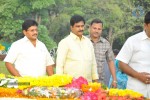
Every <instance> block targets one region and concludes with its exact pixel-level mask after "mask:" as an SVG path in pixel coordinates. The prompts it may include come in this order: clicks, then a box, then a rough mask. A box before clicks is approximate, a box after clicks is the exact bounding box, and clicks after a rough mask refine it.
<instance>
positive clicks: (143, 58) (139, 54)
mask: <svg viewBox="0 0 150 100" xmlns="http://www.w3.org/2000/svg"><path fill="white" fill-rule="evenodd" d="M116 59H118V60H120V61H122V62H124V63H126V64H128V65H129V66H130V67H132V68H133V69H134V70H136V71H137V72H147V73H150V38H148V36H147V35H146V33H145V31H143V32H140V33H138V34H136V35H133V36H131V37H130V38H129V39H127V41H126V42H125V44H124V46H123V47H122V49H121V51H120V52H119V54H118V56H117V58H116ZM127 88H128V89H132V90H135V91H137V92H140V93H142V94H143V95H144V96H145V97H148V98H150V84H144V83H142V82H141V81H139V80H137V79H135V78H133V77H130V76H129V77H128V82H127Z"/></svg>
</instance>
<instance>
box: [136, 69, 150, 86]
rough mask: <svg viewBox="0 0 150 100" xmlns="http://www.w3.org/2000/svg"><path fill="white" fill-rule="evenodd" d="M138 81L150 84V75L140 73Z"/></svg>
mask: <svg viewBox="0 0 150 100" xmlns="http://www.w3.org/2000/svg"><path fill="white" fill-rule="evenodd" d="M137 79H138V80H140V81H141V82H143V83H145V84H150V73H147V72H140V73H138V76H137Z"/></svg>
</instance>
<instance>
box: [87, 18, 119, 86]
mask: <svg viewBox="0 0 150 100" xmlns="http://www.w3.org/2000/svg"><path fill="white" fill-rule="evenodd" d="M102 29H103V22H102V21H101V20H100V19H93V20H92V21H91V23H90V27H89V36H88V37H89V38H90V40H91V42H92V44H93V46H94V50H95V56H96V61H97V69H98V74H99V80H98V81H99V82H101V83H105V84H106V83H107V82H106V81H107V80H106V75H105V71H104V69H105V68H104V67H107V66H104V63H105V61H106V62H107V63H108V66H109V70H110V72H111V74H112V78H113V81H112V85H111V86H112V87H114V88H116V87H117V79H116V73H115V66H114V54H113V51H112V48H111V45H110V43H109V42H108V41H107V40H106V39H104V38H103V37H102V36H101V35H102ZM107 72H109V71H107ZM107 75H108V73H107Z"/></svg>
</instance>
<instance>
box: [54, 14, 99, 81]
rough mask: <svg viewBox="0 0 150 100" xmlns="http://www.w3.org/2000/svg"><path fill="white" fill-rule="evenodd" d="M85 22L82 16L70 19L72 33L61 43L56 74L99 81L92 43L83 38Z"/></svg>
mask: <svg viewBox="0 0 150 100" xmlns="http://www.w3.org/2000/svg"><path fill="white" fill-rule="evenodd" d="M84 25H85V20H84V18H83V17H82V16H80V15H74V16H72V17H71V19H70V28H71V32H70V35H68V36H67V37H66V38H64V39H62V40H61V41H60V42H59V45H58V50H57V58H56V74H69V75H72V76H73V77H75V78H78V77H80V76H82V77H84V78H86V79H87V80H88V82H92V80H94V81H96V80H97V79H98V73H97V65H96V60H95V55H94V48H93V45H92V43H91V41H90V40H89V39H88V38H87V37H85V36H83V31H84Z"/></svg>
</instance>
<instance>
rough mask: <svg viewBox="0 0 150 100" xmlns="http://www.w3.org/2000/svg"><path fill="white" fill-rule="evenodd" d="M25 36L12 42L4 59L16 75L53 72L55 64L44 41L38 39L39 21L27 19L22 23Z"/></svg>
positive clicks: (38, 74)
mask: <svg viewBox="0 0 150 100" xmlns="http://www.w3.org/2000/svg"><path fill="white" fill-rule="evenodd" d="M22 30H23V34H24V35H25V36H24V38H22V39H20V40H18V41H16V42H14V43H12V45H11V47H10V49H9V51H8V54H7V56H6V58H5V59H4V61H5V65H6V67H7V69H8V71H9V72H10V73H11V74H12V75H14V76H35V77H36V76H43V75H46V72H47V74H48V75H52V74H53V68H52V65H53V64H54V62H53V60H52V58H51V56H50V54H49V52H48V50H47V48H46V46H45V44H44V43H42V42H41V41H39V40H38V39H37V36H38V23H37V22H36V21H34V20H26V21H25V22H24V23H23V24H22Z"/></svg>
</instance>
